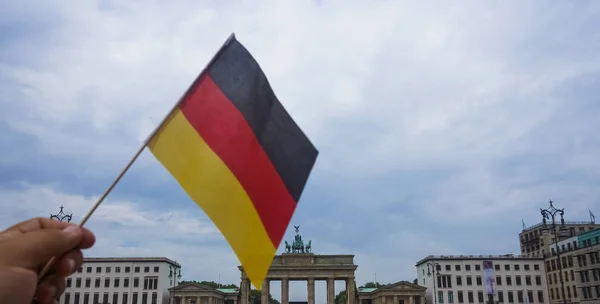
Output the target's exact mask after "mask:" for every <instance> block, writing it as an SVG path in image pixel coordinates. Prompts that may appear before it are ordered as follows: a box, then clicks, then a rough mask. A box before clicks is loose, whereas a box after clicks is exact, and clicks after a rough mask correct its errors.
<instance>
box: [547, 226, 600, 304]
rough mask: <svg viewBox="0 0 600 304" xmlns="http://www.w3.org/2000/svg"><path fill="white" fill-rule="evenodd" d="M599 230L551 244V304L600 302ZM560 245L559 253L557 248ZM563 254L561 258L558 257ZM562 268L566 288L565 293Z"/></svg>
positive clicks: (549, 262) (549, 283)
mask: <svg viewBox="0 0 600 304" xmlns="http://www.w3.org/2000/svg"><path fill="white" fill-rule="evenodd" d="M599 237H600V229H595V230H592V231H587V232H585V233H582V234H579V235H578V236H575V237H571V238H568V239H566V240H562V241H559V242H558V244H551V246H552V248H551V251H550V254H549V255H547V256H546V259H545V267H546V274H547V277H548V290H549V293H550V303H552V304H562V303H563V302H564V301H563V299H566V300H567V303H574V304H577V303H582V304H583V303H600V256H599V255H600V253H599V250H600V245H599V244H598V238H599ZM556 245H558V251H556V250H555V248H556V247H555V246H556ZM559 255H560V257H559ZM560 268H562V275H563V277H562V280H563V283H564V287H565V295H564V297H563V294H562V286H561V283H560V280H561V277H560V274H561V273H560V270H559V269H560Z"/></svg>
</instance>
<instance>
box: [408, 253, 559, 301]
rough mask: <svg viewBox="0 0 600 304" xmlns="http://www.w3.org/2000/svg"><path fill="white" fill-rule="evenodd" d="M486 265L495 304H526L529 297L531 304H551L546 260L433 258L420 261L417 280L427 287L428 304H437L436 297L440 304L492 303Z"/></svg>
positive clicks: (489, 257)
mask: <svg viewBox="0 0 600 304" xmlns="http://www.w3.org/2000/svg"><path fill="white" fill-rule="evenodd" d="M484 261H485V262H486V264H487V265H490V268H489V272H488V273H489V274H490V276H489V278H490V279H491V280H490V281H488V282H489V284H490V285H491V286H492V289H495V294H494V295H493V296H492V297H493V301H494V303H525V299H526V297H527V298H528V299H529V303H548V290H547V284H546V276H545V272H544V260H543V259H542V258H540V257H527V256H513V255H455V256H452V255H449V256H431V255H430V256H428V257H426V258H424V259H422V260H420V261H418V262H417V264H416V267H417V280H418V283H419V285H421V286H425V287H427V292H426V293H427V295H426V299H427V303H428V304H432V303H434V298H433V296H434V295H435V296H436V300H437V301H436V303H438V304H442V303H482V304H483V303H486V304H487V303H489V302H488V295H487V292H486V281H487V280H486V272H485V271H484ZM487 261H489V262H487ZM490 262H491V263H490ZM434 265H435V266H436V267H437V269H438V273H439V274H438V275H436V274H435V273H433V272H432V270H433V267H434ZM434 283H435V284H434Z"/></svg>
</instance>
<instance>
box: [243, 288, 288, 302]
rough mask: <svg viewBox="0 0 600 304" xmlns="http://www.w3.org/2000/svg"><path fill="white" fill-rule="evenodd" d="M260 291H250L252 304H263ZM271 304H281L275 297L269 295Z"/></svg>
mask: <svg viewBox="0 0 600 304" xmlns="http://www.w3.org/2000/svg"><path fill="white" fill-rule="evenodd" d="M260 300H261V299H260V291H258V290H256V289H252V290H250V304H262V303H260ZM269 304H281V303H279V301H277V300H276V299H273V296H272V295H271V294H269Z"/></svg>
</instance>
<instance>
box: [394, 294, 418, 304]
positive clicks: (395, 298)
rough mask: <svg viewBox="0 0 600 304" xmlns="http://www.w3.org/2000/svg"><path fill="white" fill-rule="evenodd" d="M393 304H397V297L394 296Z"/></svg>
mask: <svg viewBox="0 0 600 304" xmlns="http://www.w3.org/2000/svg"><path fill="white" fill-rule="evenodd" d="M394 304H398V296H394ZM410 304H415V303H410Z"/></svg>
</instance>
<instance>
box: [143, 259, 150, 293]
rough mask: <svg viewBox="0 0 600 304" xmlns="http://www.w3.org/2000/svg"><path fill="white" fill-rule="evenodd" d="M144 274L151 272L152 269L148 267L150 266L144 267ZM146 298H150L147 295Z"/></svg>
mask: <svg viewBox="0 0 600 304" xmlns="http://www.w3.org/2000/svg"><path fill="white" fill-rule="evenodd" d="M144 272H150V267H148V266H146V267H144ZM146 296H148V295H146ZM142 297H143V296H142Z"/></svg>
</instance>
